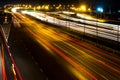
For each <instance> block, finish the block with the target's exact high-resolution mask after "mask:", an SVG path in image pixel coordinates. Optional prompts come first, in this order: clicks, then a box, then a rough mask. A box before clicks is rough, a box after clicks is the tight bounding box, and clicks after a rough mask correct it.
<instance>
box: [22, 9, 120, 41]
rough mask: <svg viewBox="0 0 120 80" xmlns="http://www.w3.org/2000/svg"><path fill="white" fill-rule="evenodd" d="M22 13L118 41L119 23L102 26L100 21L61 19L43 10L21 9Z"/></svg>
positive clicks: (119, 34) (119, 35) (119, 38)
mask: <svg viewBox="0 0 120 80" xmlns="http://www.w3.org/2000/svg"><path fill="white" fill-rule="evenodd" d="M23 13H24V14H28V15H30V16H33V17H35V18H37V19H39V20H41V21H45V22H48V23H52V24H55V25H59V26H64V27H67V28H70V29H73V30H77V31H81V32H84V33H87V34H91V35H95V36H98V37H102V38H106V39H110V40H114V41H117V42H120V25H112V24H109V25H108V24H104V26H102V25H103V23H100V22H94V25H90V22H89V24H87V23H88V21H87V22H86V20H82V23H81V22H75V21H69V20H62V19H57V18H55V17H52V16H49V15H47V14H45V13H43V12H29V11H23Z"/></svg>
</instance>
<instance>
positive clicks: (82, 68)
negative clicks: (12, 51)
mask: <svg viewBox="0 0 120 80" xmlns="http://www.w3.org/2000/svg"><path fill="white" fill-rule="evenodd" d="M17 15H19V16H18V17H19V19H21V21H23V22H24V25H26V27H24V30H25V31H26V32H27V33H28V34H29V35H28V36H30V37H32V38H33V39H34V40H36V41H37V42H38V43H39V44H40V45H42V46H43V47H44V48H45V49H46V50H47V51H49V54H50V55H52V56H54V57H56V59H57V61H58V62H59V61H62V60H63V63H60V64H64V67H65V69H66V70H68V71H69V72H70V73H71V74H72V75H74V76H75V77H76V78H77V79H79V80H117V79H120V76H119V75H120V63H119V62H120V58H119V57H118V56H117V55H115V54H111V53H108V52H106V51H104V50H102V49H99V48H97V47H95V46H93V45H90V44H88V43H85V42H83V41H81V40H78V39H75V38H73V37H71V36H69V35H67V34H64V33H62V32H61V31H60V30H58V29H56V28H53V27H51V26H47V25H44V24H41V23H39V22H37V21H34V20H31V19H29V18H27V17H25V18H24V19H22V17H21V16H23V15H21V14H17ZM43 17H44V16H43ZM46 17H47V15H46ZM40 18H41V17H40ZM48 18H51V19H50V20H52V19H53V20H54V19H55V18H52V17H47V18H46V19H48ZM41 19H42V18H41ZM43 20H45V19H44V18H43ZM50 20H48V21H50ZM18 21H19V20H18ZM62 23H63V24H64V22H62ZM76 24H77V23H74V24H73V25H76ZM40 54H44V53H40Z"/></svg>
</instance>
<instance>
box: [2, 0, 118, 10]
mask: <svg viewBox="0 0 120 80" xmlns="http://www.w3.org/2000/svg"><path fill="white" fill-rule="evenodd" d="M119 3H120V1H118V0H114V1H113V0H35V1H34V0H5V1H4V0H0V6H4V5H5V4H32V5H38V4H74V5H77V6H78V5H80V4H86V5H89V6H92V7H97V6H102V7H103V8H111V9H113V10H119V9H120V5H119Z"/></svg>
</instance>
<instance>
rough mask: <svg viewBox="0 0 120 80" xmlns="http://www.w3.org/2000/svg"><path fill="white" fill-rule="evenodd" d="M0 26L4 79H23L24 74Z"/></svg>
mask: <svg viewBox="0 0 120 80" xmlns="http://www.w3.org/2000/svg"><path fill="white" fill-rule="evenodd" d="M3 30H4V29H3V26H0V38H1V53H2V80H22V76H21V74H20V72H19V69H18V67H17V65H16V63H15V61H14V58H13V56H12V54H11V52H10V49H9V46H8V43H7V37H8V36H7V37H6V35H5V33H4V31H3Z"/></svg>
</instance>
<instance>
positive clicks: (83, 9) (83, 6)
mask: <svg viewBox="0 0 120 80" xmlns="http://www.w3.org/2000/svg"><path fill="white" fill-rule="evenodd" d="M86 10H87V9H86V6H85V5H81V6H80V7H79V11H83V12H86Z"/></svg>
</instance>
